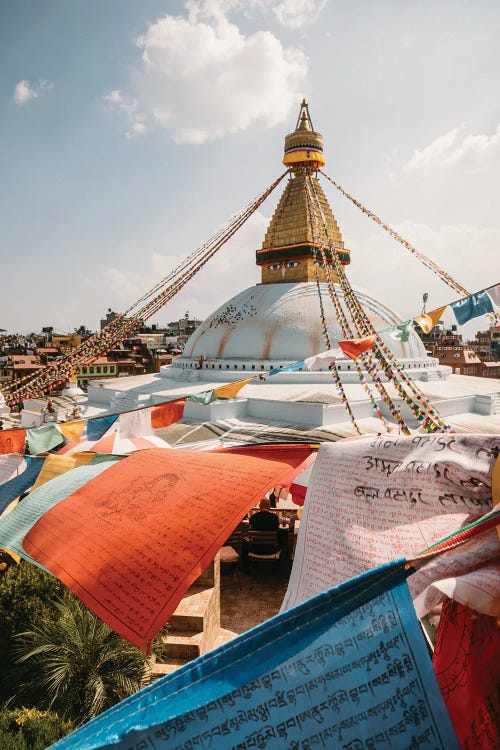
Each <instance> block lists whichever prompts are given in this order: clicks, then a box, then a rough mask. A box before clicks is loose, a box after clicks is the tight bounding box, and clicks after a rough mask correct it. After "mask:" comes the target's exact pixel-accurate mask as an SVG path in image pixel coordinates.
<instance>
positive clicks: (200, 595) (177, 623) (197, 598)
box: [168, 586, 215, 630]
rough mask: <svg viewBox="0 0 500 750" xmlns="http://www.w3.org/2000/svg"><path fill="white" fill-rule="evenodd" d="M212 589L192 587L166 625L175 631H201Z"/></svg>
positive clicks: (212, 592) (212, 593)
mask: <svg viewBox="0 0 500 750" xmlns="http://www.w3.org/2000/svg"><path fill="white" fill-rule="evenodd" d="M214 591H215V590H214V588H213V587H210V588H204V587H198V586H196V587H195V586H192V587H191V588H190V589H188V590H187V592H186V593H185V594H184V596H183V597H182V599H181V601H180V602H179V604H178V605H177V607H176V610H175V612H174V614H173V615H172V616H171V618H170V620H169V621H168V624H169V625H170V627H171V628H172V629H175V630H203V625H204V618H205V614H206V612H207V610H208V607H209V605H210V601H211V599H212V597H213V595H214Z"/></svg>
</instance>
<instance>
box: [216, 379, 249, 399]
mask: <svg viewBox="0 0 500 750" xmlns="http://www.w3.org/2000/svg"><path fill="white" fill-rule="evenodd" d="M256 377H257V375H254V376H253V377H251V378H245V379H244V380H237V381H236V383H228V384H227V385H221V387H220V388H215V390H214V395H215V397H216V398H236V396H237V395H238V393H239V391H241V389H242V388H244V386H245V385H248V383H251V382H252V380H255V378H256Z"/></svg>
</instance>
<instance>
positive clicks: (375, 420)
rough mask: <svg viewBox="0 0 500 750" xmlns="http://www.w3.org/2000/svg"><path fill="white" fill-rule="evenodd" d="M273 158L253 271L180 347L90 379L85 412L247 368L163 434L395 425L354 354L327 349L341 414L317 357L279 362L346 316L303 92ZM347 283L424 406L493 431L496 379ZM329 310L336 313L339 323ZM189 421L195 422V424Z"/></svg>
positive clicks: (117, 407) (465, 425)
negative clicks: (434, 349) (235, 388)
mask: <svg viewBox="0 0 500 750" xmlns="http://www.w3.org/2000/svg"><path fill="white" fill-rule="evenodd" d="M283 164H284V165H285V166H286V167H287V169H288V174H287V178H288V179H287V183H286V187H285V189H284V191H283V193H282V195H281V198H280V199H279V202H278V204H277V207H276V210H275V211H274V214H273V216H272V218H271V221H270V223H269V226H268V228H267V232H266V234H265V237H264V240H263V243H262V246H261V247H260V248H259V249H258V250H257V252H256V262H257V265H258V266H259V267H260V269H261V281H260V283H257V284H255V285H254V286H251V287H249V288H248V289H245V290H244V291H242V292H240V293H239V294H237V295H236V296H234V297H232V298H231V299H229V300H228V301H226V302H224V303H223V304H222V305H221V306H220V307H218V308H217V309H216V310H215V311H214V312H213V313H212V314H211V315H209V316H208V318H207V319H206V320H205V321H204V322H203V323H202V325H201V326H200V327H199V328H198V329H197V330H196V331H195V332H194V333H193V334H192V335H191V337H190V339H189V340H188V341H187V344H186V346H185V349H184V352H183V354H182V356H179V357H177V358H176V359H175V360H174V361H173V363H172V365H169V366H165V367H162V368H161V370H160V372H159V373H157V374H152V375H144V376H136V377H130V378H120V379H108V380H102V381H100V382H97V383H96V382H93V383H92V384H90V385H89V388H88V404H87V408H86V412H87V415H88V416H94V415H97V414H102V413H105V412H116V411H124V410H127V409H132V408H137V407H141V406H144V407H145V406H150V405H153V404H157V403H159V402H162V401H166V400H171V399H176V398H180V397H181V396H185V395H190V394H195V393H200V392H201V391H206V390H210V389H215V388H218V387H220V386H222V385H224V384H229V383H234V382H236V381H241V380H242V379H244V378H246V377H248V378H251V377H252V376H257V377H255V378H254V379H253V380H252V381H251V382H249V383H248V384H246V385H245V386H244V387H243V388H242V389H241V390H240V391H239V392H238V394H237V397H235V398H230V399H227V398H225V399H215V400H213V401H212V403H209V404H208V405H204V404H199V403H194V402H191V401H188V402H187V404H186V408H185V411H184V418H183V420H182V422H181V423H180V424H179V425H173V426H172V427H171V428H168V429H169V430H170V431H171V435H170V437H171V438H172V443H175V442H177V441H178V442H180V443H186V442H189V441H187V438H186V436H187V435H188V434H189V435H190V436H191V440H192V441H196V440H202V439H204V438H205V437H206V438H208V437H209V436H210V435H219V434H222V433H223V434H225V435H226V436H227V437H229V433H231V435H235V436H241V435H243V436H244V437H245V439H247V438H249V437H251V436H252V435H256V436H257V435H261V434H264V435H265V436H267V438H269V437H270V435H271V434H273V433H277V434H278V435H280V436H281V437H283V434H284V432H286V431H289V432H290V431H291V432H293V431H294V430H295V431H296V432H297V433H300V434H304V435H309V434H311V435H312V436H313V437H318V438H320V439H337V437H339V436H346V435H350V434H356V433H355V432H354V431H353V418H354V419H355V421H356V423H357V425H358V428H359V430H358V431H361V432H375V433H378V432H381V431H385V429H387V425H389V426H391V425H392V426H393V427H395V428H396V429H397V426H398V425H397V424H395V423H394V420H392V419H391V409H390V408H388V406H387V403H385V402H384V399H383V398H380V388H379V390H378V391H377V390H376V389H375V388H373V382H372V381H371V380H370V373H369V372H366V370H365V369H364V365H363V364H358V366H357V367H356V365H355V363H354V362H353V360H352V359H349V358H348V357H346V356H340V357H337V358H336V361H335V365H336V372H337V374H338V377H339V379H340V381H341V387H342V389H343V391H344V393H345V397H346V399H347V400H348V402H349V404H350V406H351V410H352V414H351V418H349V417H348V416H347V414H346V410H345V404H344V403H342V398H341V397H340V396H339V384H338V383H335V382H334V378H333V377H332V371H331V363H329V362H328V361H325V364H324V365H323V367H322V368H321V369H319V370H316V371H308V370H307V369H306V368H300V369H298V370H296V371H286V368H287V367H289V366H290V365H291V364H293V363H295V362H300V361H302V360H305V359H306V358H309V357H312V356H314V355H317V354H318V353H319V352H322V351H324V350H325V349H330V348H334V347H337V344H338V341H339V340H342V339H344V338H345V326H346V325H347V326H349V325H353V324H354V323H355V321H353V320H352V315H353V313H352V309H350V308H349V306H348V305H346V304H345V302H346V300H345V297H344V292H345V286H344V289H343V288H342V286H341V285H340V283H339V278H338V272H337V271H336V270H335V266H334V265H332V266H331V267H330V264H329V261H330V260H331V252H332V251H331V248H332V246H333V247H334V248H335V250H336V255H337V262H339V261H340V263H341V264H342V266H343V268H344V269H347V267H348V265H349V263H350V262H351V255H350V252H349V250H348V249H347V248H345V247H344V242H343V239H342V234H341V231H340V229H339V226H338V224H337V221H336V219H335V216H334V214H333V212H332V209H331V208H330V205H329V203H328V200H327V198H326V196H325V193H324V191H323V188H322V186H321V184H320V181H319V177H318V170H319V169H321V168H322V167H323V166H324V165H325V156H324V152H323V137H322V135H321V134H320V133H318V132H317V131H315V130H314V127H313V124H312V120H311V116H310V113H309V107H308V104H307V102H306V101H305V100H304V101H303V102H302V104H301V106H300V111H299V116H298V119H297V124H296V128H295V130H294V131H293V132H292V133H290V134H288V135H287V136H286V137H285V148H284V157H283ZM311 195H313V197H314V202H315V205H316V206H318V210H316V209H315V208H314V205H313V202H312V200H311ZM318 213H319V215H320V216H321V221H318ZM325 266H329V267H328V268H327V267H325ZM337 268H338V266H337ZM346 275H348V269H347V274H346ZM329 285H330V288H329ZM332 287H333V288H332ZM332 292H333V295H334V297H335V298H336V303H335V304H333V303H332V299H333V298H332ZM354 293H355V295H356V298H357V300H358V302H359V304H360V305H361V307H362V309H363V310H364V313H365V314H366V316H367V318H368V319H369V321H370V323H371V325H372V326H373V328H374V329H375V331H377V332H379V333H380V336H381V338H382V341H383V343H384V344H385V346H386V347H387V349H388V351H389V353H390V355H392V358H393V360H394V361H395V362H396V364H397V368H398V371H399V372H402V373H403V375H404V376H406V377H407V378H408V379H409V381H411V383H413V384H414V385H415V387H416V388H418V392H419V393H421V394H422V395H423V398H425V399H428V400H429V401H431V402H432V403H433V404H434V405H435V406H436V409H437V411H438V412H439V414H440V415H441V416H442V417H444V418H446V421H447V423H448V425H449V426H450V427H451V428H452V429H454V430H457V431H463V430H465V431H472V432H483V431H484V432H500V381H499V380H494V379H490V378H479V377H469V376H463V375H456V374H452V370H451V368H449V367H446V366H442V365H440V364H439V360H438V359H436V358H433V357H431V356H429V355H428V354H427V352H426V350H425V347H424V345H423V343H422V341H421V339H420V338H419V336H418V334H417V333H416V332H415V330H414V329H410V330H409V331H408V335H407V337H406V339H407V340H405V337H402V340H398V339H395V338H394V337H393V336H391V335H390V332H388V331H387V329H390V328H391V327H394V326H396V325H398V324H401V323H403V321H402V320H401V318H400V317H399V316H398V315H397V314H396V313H395V312H393V311H392V310H391V309H390V308H389V307H387V306H386V305H385V304H383V303H382V302H380V301H379V300H377V299H375V298H373V297H372V296H370V295H369V294H368V293H367V292H365V291H363V290H359V289H356V290H354ZM339 305H340V312H339ZM339 315H340V317H342V315H344V316H345V319H344V329H343V328H342V325H341V322H342V321H341V320H340V319H339ZM325 341H326V342H327V343H328V345H326V343H325ZM270 371H272V372H273V375H272V377H270V376H269V375H268V373H269V372H270ZM280 371H281V372H280ZM379 376H380V380H381V381H383V382H384V388H385V389H386V391H387V393H388V394H389V397H390V399H391V400H392V402H393V404H394V405H395V406H396V408H397V410H399V411H400V413H401V414H402V415H403V416H404V419H405V422H406V424H407V425H408V427H409V428H410V429H417V428H419V426H420V425H419V422H418V421H417V420H416V419H415V416H414V414H413V413H412V412H411V410H410V409H409V408H408V405H407V403H405V400H404V399H402V398H401V396H400V394H399V393H398V391H397V389H396V388H394V385H393V382H387V377H386V375H385V374H384V371H383V370H382V371H381V372H380V373H379ZM375 406H376V407H377V408H378V409H379V410H380V412H381V414H382V415H383V418H384V421H381V419H380V413H379V416H378V417H377V415H376V413H375V412H376V408H375ZM386 420H387V421H386ZM199 425H204V426H205V428H206V429H205V431H202V430H197V429H196V427H197V426H199ZM313 433H314V435H313ZM166 439H167V440H168V439H169V437H168V436H167V437H166Z"/></svg>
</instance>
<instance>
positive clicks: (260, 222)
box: [0, 0, 500, 335]
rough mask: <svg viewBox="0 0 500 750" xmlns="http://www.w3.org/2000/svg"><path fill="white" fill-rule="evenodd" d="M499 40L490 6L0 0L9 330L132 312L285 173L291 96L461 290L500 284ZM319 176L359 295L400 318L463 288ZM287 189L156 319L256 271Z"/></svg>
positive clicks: (0, 217)
mask: <svg viewBox="0 0 500 750" xmlns="http://www.w3.org/2000/svg"><path fill="white" fill-rule="evenodd" d="M499 38H500V4H499V3H498V2H496V0H476V1H475V2H474V3H471V2H470V0H441V2H439V3H436V2H435V1H434V0H407V2H404V3H402V2H400V0H380V1H379V2H377V3H374V2H371V1H370V0H358V1H357V2H356V3H353V2H351V1H350V0H330V1H329V2H328V1H326V2H325V0H277V1H275V2H270V1H269V0H247V1H246V2H243V1H242V0H200V1H199V2H196V1H195V0H190V1H189V2H180V1H179V2H178V1H177V0H175V1H173V2H170V1H167V0H163V1H162V2H160V1H159V0H142V2H140V3H138V2H136V1H135V0H106V2H104V3H103V2H101V1H100V0H65V1H64V2H61V1H60V0H41V2H37V3H33V2H31V0H30V1H28V0H16V2H10V3H8V2H4V3H0V45H1V49H2V52H3V54H2V65H1V66H0V165H1V168H0V227H1V232H0V290H1V295H0V328H4V329H7V330H8V331H10V332H14V331H19V332H26V331H31V330H34V331H39V330H40V329H41V327H42V326H49V325H51V326H53V327H54V328H55V329H56V330H59V331H63V332H65V331H70V330H73V329H74V328H75V327H79V326H80V325H85V326H88V327H90V328H91V329H95V328H96V327H98V325H99V320H100V318H101V317H104V315H105V313H106V310H107V309H108V308H112V309H113V310H115V311H120V310H124V309H126V308H127V307H128V306H129V304H130V303H131V302H132V301H134V300H135V299H137V298H138V297H140V296H141V295H142V294H143V293H144V292H145V291H147V290H148V289H149V288H150V287H152V286H153V285H154V284H155V283H156V282H157V281H158V280H159V279H160V278H161V277H163V276H164V275H165V274H166V273H168V271H169V270H170V269H171V268H172V267H173V266H174V265H175V264H176V263H177V262H178V261H180V260H181V259H182V258H183V257H185V256H186V255H188V254H189V253H191V252H192V251H193V250H195V249H196V248H197V247H199V246H200V245H202V244H203V242H204V241H205V240H206V239H207V238H208V237H210V236H211V235H212V234H213V233H214V232H215V231H216V230H217V228H218V227H220V226H221V225H222V224H224V223H225V222H226V221H227V220H228V218H229V217H230V216H231V215H232V214H234V213H235V212H237V211H239V210H240V209H241V208H243V207H244V206H245V205H246V204H247V203H249V202H250V201H251V200H252V199H253V198H254V197H255V196H257V195H258V194H259V193H260V192H262V191H263V190H264V189H265V188H266V187H267V186H268V185H269V184H270V183H272V182H273V180H274V179H275V178H276V177H277V176H278V175H280V174H281V173H282V171H283V167H282V164H281V158H282V155H283V141H284V137H285V135H286V134H287V133H288V132H290V131H292V130H293V129H294V127H295V122H296V118H297V113H298V108H299V104H300V101H301V99H302V97H303V96H305V97H306V98H307V100H308V102H309V107H310V113H311V117H312V121H313V125H314V127H315V129H316V130H318V131H319V132H321V133H322V134H323V136H324V143H325V156H326V160H327V163H326V167H325V171H326V173H327V174H328V175H329V176H330V177H332V178H333V179H335V180H336V181H337V182H338V183H340V185H342V186H343V187H344V189H345V190H347V191H348V192H350V193H351V194H352V195H354V196H355V197H356V198H357V199H358V200H359V201H361V202H362V203H363V204H364V205H366V206H367V207H368V208H370V209H371V210H372V211H374V212H375V213H376V214H378V215H379V216H380V217H381V218H382V219H383V220H384V221H385V222H386V223H387V224H389V225H390V226H392V227H393V228H394V229H396V230H397V231H399V232H400V233H401V234H402V235H403V236H404V237H405V238H406V239H407V240H408V241H409V242H411V243H412V244H414V245H415V246H416V247H417V248H418V249H420V250H421V251H422V252H424V253H425V254H427V255H428V256H430V257H431V258H432V259H433V260H434V261H435V262H436V263H438V265H440V266H441V267H442V268H444V269H445V270H446V271H448V272H449V273H450V274H451V275H452V276H454V277H455V278H456V279H457V280H458V281H459V282H460V283H461V284H462V285H463V286H464V287H466V288H467V289H468V290H470V291H472V292H473V291H477V290H480V289H483V288H485V287H487V286H489V285H492V284H494V283H496V282H499V281H500V272H499V266H500V264H499V260H498V259H499V256H500V253H499V248H500V212H499V211H498V207H497V203H498V195H499V194H500V169H499V167H500V89H499V87H498V80H499V72H500V71H499V68H500V62H499V57H498V39H499ZM323 188H324V190H325V193H326V195H327V197H328V199H329V201H330V204H331V206H332V209H333V212H334V214H335V216H336V218H337V221H338V223H339V226H340V229H341V232H342V234H343V238H344V241H345V244H346V246H347V247H348V248H349V249H350V250H351V259H352V260H351V265H350V267H349V271H348V274H349V277H350V279H351V282H352V283H353V285H354V286H355V288H359V289H362V290H366V291H367V292H369V293H370V294H372V296H374V297H377V298H379V299H380V300H381V301H382V302H383V303H384V304H386V305H387V306H389V307H391V308H392V309H394V310H395V311H396V312H397V313H398V314H399V315H401V316H402V317H403V318H408V317H411V316H413V315H416V314H418V313H419V312H420V311H421V307H422V294H423V293H424V292H428V294H429V301H428V305H427V306H428V309H433V308H436V307H439V306H441V305H444V304H446V303H448V302H451V301H453V300H455V299H457V295H456V293H455V292H453V290H452V289H450V288H449V287H447V286H446V285H445V284H444V283H443V282H442V281H441V280H440V279H439V278H437V277H436V276H434V275H433V274H432V273H431V271H429V270H428V269H426V268H424V267H423V266H421V265H420V264H419V262H418V261H417V260H416V259H415V258H414V257H413V256H412V255H410V254H409V253H408V251H407V250H405V249H404V248H402V247H401V246H400V245H399V244H398V243H396V242H395V241H394V240H393V239H392V238H391V237H389V236H388V235H387V234H386V233H385V232H384V231H383V229H381V228H380V227H378V226H377V225H376V224H374V223H373V222H371V221H370V220H369V219H367V218H366V217H365V216H364V215H363V214H362V213H361V212H360V211H359V209H357V208H356V207H355V206H353V205H352V204H350V203H349V202H348V201H346V199H345V198H344V197H343V196H342V195H341V194H340V193H338V192H337V191H336V190H335V188H334V187H332V186H331V185H330V184H329V183H327V182H325V181H323ZM280 192H281V188H278V190H277V191H275V193H273V195H272V196H271V197H270V198H269V199H268V200H267V201H266V202H265V203H264V204H263V206H262V207H261V209H260V210H259V212H258V213H257V214H255V215H254V216H253V217H252V219H251V220H250V221H249V222H248V223H247V224H246V225H245V227H244V228H243V229H242V230H241V231H240V233H239V234H238V235H237V236H236V237H235V238H234V240H232V241H231V242H230V243H228V244H227V245H226V246H224V248H223V249H222V250H220V251H219V253H218V254H217V256H216V257H215V258H214V259H212V260H211V261H210V263H209V264H207V265H206V266H205V267H204V269H203V270H202V271H201V272H200V273H199V274H198V275H197V276H196V277H195V278H194V279H193V280H192V282H191V283H190V284H189V285H187V286H186V287H185V289H184V290H183V291H182V292H180V293H179V294H178V295H177V296H176V297H175V298H174V299H173V300H172V301H171V302H170V303H169V304H168V306H167V307H165V308H163V309H162V310H161V311H160V312H159V313H158V314H157V315H156V316H155V318H154V319H153V321H152V322H156V323H158V324H160V325H163V324H166V323H167V322H168V321H171V320H176V319H177V318H179V317H180V316H182V315H184V314H185V313H186V312H189V314H190V316H196V317H199V318H204V317H205V316H206V315H208V314H209V313H210V312H212V311H213V310H214V309H215V308H216V307H218V306H219V305H221V304H222V303H223V302H225V301H226V300H227V299H228V298H229V297H231V296H232V295H234V294H236V293H238V292H239V291H241V290H243V289H245V288H247V287H248V286H250V285H252V284H254V283H257V282H258V281H259V279H260V270H259V269H258V268H257V266H256V265H255V251H256V250H257V249H258V248H259V247H260V245H261V243H262V240H263V236H264V233H265V229H266V226H267V223H268V221H269V219H270V217H271V215H272V213H273V210H274V208H275V205H276V202H277V200H278V198H279V194H280ZM447 315H449V316H450V317H445V320H447V322H450V323H451V322H453V318H452V316H451V314H449V313H447ZM487 324H488V321H487V319H485V318H481V319H478V320H477V321H476V322H475V324H473V325H472V326H471V324H469V326H468V327H466V328H465V329H464V334H465V335H467V334H469V335H471V333H472V331H473V330H474V329H477V328H479V329H484V328H486V327H487Z"/></svg>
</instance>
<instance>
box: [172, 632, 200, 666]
mask: <svg viewBox="0 0 500 750" xmlns="http://www.w3.org/2000/svg"><path fill="white" fill-rule="evenodd" d="M202 639H203V632H202V631H198V632H194V631H192V630H176V631H174V632H172V633H169V635H168V636H167V638H166V641H165V661H166V662H167V663H168V661H169V660H170V659H186V660H190V659H196V657H197V656H199V655H200V644H201V641H202Z"/></svg>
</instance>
